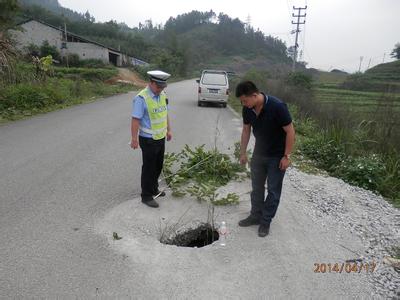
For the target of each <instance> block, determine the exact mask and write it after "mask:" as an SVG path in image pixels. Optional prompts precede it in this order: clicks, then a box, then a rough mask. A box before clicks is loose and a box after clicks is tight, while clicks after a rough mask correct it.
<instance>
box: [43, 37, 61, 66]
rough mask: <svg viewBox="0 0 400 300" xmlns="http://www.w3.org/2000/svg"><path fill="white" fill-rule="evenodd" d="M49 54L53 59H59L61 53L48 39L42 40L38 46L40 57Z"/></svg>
mask: <svg viewBox="0 0 400 300" xmlns="http://www.w3.org/2000/svg"><path fill="white" fill-rule="evenodd" d="M48 55H51V57H52V58H53V59H55V60H58V61H59V60H60V59H61V55H60V52H59V51H58V50H57V48H56V47H55V46H51V45H50V44H49V42H48V41H44V42H43V43H42V45H41V46H40V57H45V56H48Z"/></svg>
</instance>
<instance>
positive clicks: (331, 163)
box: [300, 134, 346, 172]
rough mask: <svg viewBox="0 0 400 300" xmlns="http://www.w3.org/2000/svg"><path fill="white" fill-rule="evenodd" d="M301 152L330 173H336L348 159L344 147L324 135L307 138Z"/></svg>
mask: <svg viewBox="0 0 400 300" xmlns="http://www.w3.org/2000/svg"><path fill="white" fill-rule="evenodd" d="M300 150H301V151H302V152H303V153H304V154H305V155H307V156H308V157H309V158H311V159H313V160H315V162H316V163H317V166H318V167H321V168H323V169H325V170H327V171H328V172H334V171H335V170H336V168H337V166H338V165H339V164H340V163H341V162H342V161H343V159H344V158H345V157H346V155H345V151H344V147H343V145H341V144H338V143H337V142H336V141H334V140H332V139H329V138H328V137H327V136H326V135H324V134H315V135H314V136H312V137H307V138H306V139H305V140H304V142H303V143H302V145H300Z"/></svg>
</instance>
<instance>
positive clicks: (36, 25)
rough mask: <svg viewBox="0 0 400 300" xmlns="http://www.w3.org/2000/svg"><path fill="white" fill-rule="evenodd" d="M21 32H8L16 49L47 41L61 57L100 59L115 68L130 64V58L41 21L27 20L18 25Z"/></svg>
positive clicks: (38, 44)
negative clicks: (13, 40) (14, 42)
mask: <svg viewBox="0 0 400 300" xmlns="http://www.w3.org/2000/svg"><path fill="white" fill-rule="evenodd" d="M19 26H21V27H22V31H18V30H10V33H11V35H12V37H13V38H14V39H15V41H16V42H17V45H16V47H17V48H18V49H20V50H21V51H24V49H26V47H27V46H29V45H30V44H34V45H37V46H39V47H40V46H41V45H42V44H43V42H44V41H48V42H49V44H50V45H51V46H55V47H56V48H57V49H58V51H59V52H60V53H61V56H65V55H68V54H77V55H78V56H79V58H80V59H100V60H102V61H103V62H105V63H112V64H114V65H116V66H122V65H127V64H132V63H131V62H132V58H131V57H128V56H127V55H126V54H122V53H121V52H120V51H118V50H116V49H113V48H110V47H107V46H104V45H101V44H99V43H96V42H93V41H89V40H87V39H85V38H82V37H80V36H78V35H76V34H73V33H71V32H68V31H65V30H64V29H63V28H57V27H55V26H53V25H50V24H46V23H44V22H42V21H37V20H28V21H25V22H23V23H20V24H19Z"/></svg>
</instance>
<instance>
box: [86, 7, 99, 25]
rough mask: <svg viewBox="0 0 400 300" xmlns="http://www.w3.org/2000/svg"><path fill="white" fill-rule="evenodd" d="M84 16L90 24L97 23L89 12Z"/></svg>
mask: <svg viewBox="0 0 400 300" xmlns="http://www.w3.org/2000/svg"><path fill="white" fill-rule="evenodd" d="M84 16H85V20H86V21H88V22H90V23H94V22H95V21H96V20H95V18H94V17H93V16H92V15H90V13H89V11H88V10H87V11H86V12H85V14H84Z"/></svg>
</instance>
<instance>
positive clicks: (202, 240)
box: [161, 224, 219, 248]
mask: <svg viewBox="0 0 400 300" xmlns="http://www.w3.org/2000/svg"><path fill="white" fill-rule="evenodd" d="M218 239H219V234H218V232H217V231H216V230H215V229H214V228H212V227H211V225H209V224H203V225H200V226H199V227H197V228H195V229H190V230H188V231H186V232H183V233H181V234H178V235H176V236H174V237H173V238H171V239H168V240H166V241H161V242H162V243H164V244H168V245H175V246H178V247H197V248H201V247H204V246H207V245H210V244H212V243H213V242H215V241H217V240H218Z"/></svg>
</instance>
